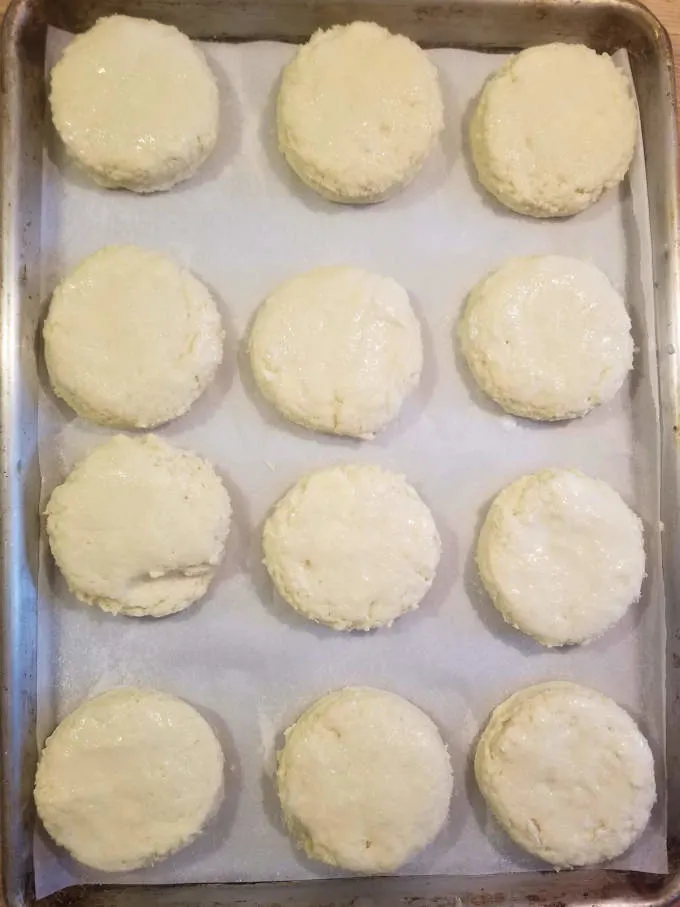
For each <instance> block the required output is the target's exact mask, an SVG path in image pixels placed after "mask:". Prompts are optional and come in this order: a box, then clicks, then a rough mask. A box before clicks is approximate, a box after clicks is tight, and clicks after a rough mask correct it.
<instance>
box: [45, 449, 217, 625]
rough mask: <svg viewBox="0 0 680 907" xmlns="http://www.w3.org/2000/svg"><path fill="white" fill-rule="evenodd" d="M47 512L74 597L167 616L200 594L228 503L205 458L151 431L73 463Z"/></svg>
mask: <svg viewBox="0 0 680 907" xmlns="http://www.w3.org/2000/svg"><path fill="white" fill-rule="evenodd" d="M45 512H46V516H47V521H46V522H47V535H48V538H49V541H50V547H51V549H52V554H53V555H54V559H55V561H56V562H57V566H58V567H59V569H60V570H61V572H62V573H63V574H64V577H65V579H66V582H67V583H68V586H69V588H70V589H71V591H72V592H73V594H74V595H75V596H77V598H79V599H80V600H81V601H83V602H86V603H87V604H91V605H98V606H99V607H100V608H102V610H104V611H111V612H112V613H114V614H119V613H120V614H126V615H129V616H131V617H146V616H149V617H165V616H166V615H168V614H174V613H175V612H177V611H182V610H184V608H187V607H188V606H189V605H191V604H192V603H193V602H195V601H197V600H198V599H199V598H201V597H202V596H203V595H204V594H205V593H206V591H207V589H208V586H209V585H210V582H211V580H212V578H213V576H214V574H215V570H216V568H217V566H218V564H219V563H220V561H221V559H222V555H223V553H224V545H225V541H226V538H227V534H228V532H229V524H230V520H231V503H230V501H229V495H228V494H227V490H226V489H225V487H224V485H223V484H222V482H221V480H220V478H219V476H218V475H217V474H216V473H215V471H214V469H213V468H212V466H211V465H210V464H209V463H208V462H207V461H206V460H202V459H201V458H200V457H197V456H196V455H195V454H193V453H190V452H189V451H184V450H179V449H178V448H176V447H173V446H171V445H170V444H167V443H166V442H165V441H162V440H161V439H160V438H156V437H154V436H153V435H145V436H144V437H140V438H128V437H125V436H124V435H118V436H116V437H114V438H112V439H111V440H110V441H107V442H106V443H104V444H101V445H100V446H99V447H96V448H95V449H94V450H93V451H92V452H91V453H90V454H88V456H86V457H85V459H84V460H82V461H81V462H80V463H78V465H77V466H76V467H75V469H73V471H72V472H71V473H70V474H69V476H68V477H67V478H66V480H65V481H64V482H63V483H62V484H61V485H59V486H57V488H55V489H54V491H53V492H52V496H51V497H50V499H49V502H48V504H47V508H46V511H45Z"/></svg>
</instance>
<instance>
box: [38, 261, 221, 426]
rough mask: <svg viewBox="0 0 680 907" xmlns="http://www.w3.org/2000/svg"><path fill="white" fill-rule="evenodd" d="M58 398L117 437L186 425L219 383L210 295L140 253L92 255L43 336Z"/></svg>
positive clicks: (54, 306) (167, 264)
mask: <svg viewBox="0 0 680 907" xmlns="http://www.w3.org/2000/svg"><path fill="white" fill-rule="evenodd" d="M43 338H44V346H45V362H46V364H47V370H48V373H49V376H50V381H51V383H52V387H53V388H54V392H55V393H56V394H57V396H59V397H61V398H62V399H63V400H65V401H66V403H68V405H69V406H70V407H72V409H74V410H75V411H76V412H77V413H78V415H80V416H83V418H85V419H89V420H91V421H92V422H98V423H100V424H102V425H112V426H115V427H116V428H153V427H155V426H157V425H161V424H163V423H164V422H168V421H169V420H170V419H174V418H176V417H177V416H181V415H182V414H183V413H185V412H186V411H187V410H188V409H189V407H190V406H191V405H192V403H194V401H195V400H196V399H197V398H198V397H199V396H200V395H201V394H202V393H203V391H204V390H205V389H206V387H207V386H208V385H209V384H210V382H211V381H212V380H213V378H214V376H215V373H216V371H217V368H218V366H219V364H220V362H221V361H222V355H223V342H224V331H223V329H222V322H221V319H220V313H219V311H218V308H217V305H216V304H215V301H214V299H213V298H212V296H211V295H210V293H209V291H208V290H207V289H206V287H205V286H204V285H203V284H202V283H200V281H198V280H197V279H196V278H195V277H194V276H193V275H191V274H190V273H189V272H188V271H186V270H184V269H183V268H180V267H178V266H177V265H176V264H175V263H174V262H173V261H171V260H170V259H169V258H166V257H165V256H164V255H160V254H159V253H158V252H151V251H149V250H148V249H142V248H139V247H138V246H109V247H107V248H105V249H101V250H100V251H99V252H95V254H94V255H90V256H89V258H86V259H85V260H84V261H82V262H81V263H80V265H78V267H77V268H76V269H75V270H74V271H73V272H72V273H71V274H69V275H68V277H66V278H64V279H63V280H62V281H61V283H60V284H59V285H58V286H57V288H56V289H55V291H54V294H53V296H52V301H51V303H50V307H49V311H48V314H47V318H46V319H45V325H44V328H43Z"/></svg>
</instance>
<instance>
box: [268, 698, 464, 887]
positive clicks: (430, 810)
mask: <svg viewBox="0 0 680 907" xmlns="http://www.w3.org/2000/svg"><path fill="white" fill-rule="evenodd" d="M277 786H278V792H279V798H280V800H281V807H282V809H283V814H284V818H285V821H286V825H287V827H288V829H289V831H290V833H291V834H292V836H293V837H294V838H295V839H296V841H297V842H298V843H299V844H300V845H301V846H302V847H303V848H304V850H305V851H306V853H307V855H308V856H309V857H312V859H315V860H321V861H322V862H324V863H327V864H329V865H330V866H340V867H343V868H345V869H350V870H354V871H355V872H363V873H387V872H394V871H395V870H396V869H398V868H399V867H400V866H402V865H403V864H404V863H406V862H408V860H410V859H412V858H413V857H414V856H416V855H417V854H418V853H419V852H420V851H421V850H423V848H424V847H426V846H427V845H428V844H429V843H430V842H431V841H432V840H434V838H435V837H436V836H437V835H438V834H439V832H440V831H441V829H442V827H443V826H444V823H445V822H446V818H447V815H448V810H449V801H450V799H451V793H452V789H453V778H452V773H451V765H450V762H449V756H448V752H447V749H446V745H445V744H444V741H443V740H442V738H441V736H440V735H439V732H438V730H437V728H436V727H435V725H434V723H433V722H432V721H431V720H430V718H428V717H427V715H425V714H424V713H423V712H421V711H420V709H418V708H416V706H414V705H412V704H411V703H410V702H408V701H407V700H405V699H402V698H401V697H400V696H396V695H395V694H394V693H387V692H385V691H384V690H375V689H371V688H369V687H349V688H347V689H344V690H337V691H335V692H333V693H329V694H328V695H326V696H324V697H323V698H322V699H319V700H317V702H315V703H314V705H313V706H312V707H311V708H310V709H308V710H307V711H306V712H305V713H304V715H302V717H301V718H299V719H298V721H297V722H296V723H295V724H294V725H293V726H292V727H291V728H289V729H288V730H287V731H286V741H285V744H284V747H283V749H282V750H281V752H280V753H279V764H278V772H277Z"/></svg>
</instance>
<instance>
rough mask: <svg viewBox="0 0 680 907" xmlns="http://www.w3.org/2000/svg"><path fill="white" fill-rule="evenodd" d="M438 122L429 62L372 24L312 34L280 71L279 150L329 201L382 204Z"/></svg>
mask: <svg viewBox="0 0 680 907" xmlns="http://www.w3.org/2000/svg"><path fill="white" fill-rule="evenodd" d="M443 123H444V117H443V105H442V97H441V90H440V87H439V79H438V76H437V70H436V68H435V67H434V65H433V64H432V63H431V62H430V61H429V60H428V58H427V56H426V54H425V53H424V51H422V50H421V49H420V48H419V47H418V45H417V44H414V43H413V41H411V40H409V39H408V38H405V37H404V36H403V35H393V34H391V33H390V32H389V31H387V29H385V28H382V27H381V26H379V25H376V24H375V23H374V22H353V23H352V24H351V25H335V26H333V27H332V28H329V29H328V30H327V31H323V30H319V31H317V32H315V33H314V34H313V35H312V37H311V39H310V40H309V41H308V43H307V44H305V45H303V46H302V47H300V48H299V50H298V52H297V54H296V55H295V57H294V58H293V61H292V62H291V63H289V64H288V66H287V67H286V69H285V70H284V73H283V79H282V81H281V89H280V91H279V97H278V106H277V124H278V133H279V147H280V148H281V151H282V153H283V154H284V156H285V158H286V160H287V161H288V163H289V164H290V166H291V167H292V169H293V170H294V171H295V172H296V173H297V175H298V176H299V177H300V179H301V180H303V182H305V183H307V185H308V186H311V188H312V189H314V190H316V191H317V192H318V193H320V194H321V195H323V196H325V197H326V198H329V199H331V201H335V202H350V203H366V202H376V201H381V200H382V199H384V198H385V197H386V196H388V195H389V194H391V193H393V192H394V191H396V190H397V189H399V188H401V187H402V186H404V185H405V184H406V183H408V182H410V180H411V179H413V177H414V176H415V174H416V173H417V172H418V170H419V169H420V167H421V166H422V164H423V162H424V160H425V158H426V157H427V155H428V154H429V152H430V150H431V149H432V147H433V145H434V143H435V141H436V140H437V138H438V136H439V133H440V132H441V130H442V127H443Z"/></svg>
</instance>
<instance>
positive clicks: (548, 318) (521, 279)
mask: <svg viewBox="0 0 680 907" xmlns="http://www.w3.org/2000/svg"><path fill="white" fill-rule="evenodd" d="M458 334H459V338H460V344H461V349H462V351H463V354H464V356H465V359H466V361H467V364H468V366H469V367H470V371H471V372H472V374H473V376H474V378H475V380H476V382H477V384H478V385H479V386H480V387H481V389H482V390H483V391H484V393H485V394H487V395H488V396H489V397H491V398H492V399H493V400H495V401H496V403H498V404H499V405H500V406H502V407H503V409H504V410H506V411H507V412H509V413H512V414H513V415H516V416H524V417H525V418H527V419H537V420H546V421H555V420H560V419H573V418H575V417H577V416H583V415H585V414H586V413H587V412H588V411H589V410H591V409H592V408H593V407H594V406H597V405H599V404H601V403H606V402H608V401H609V400H611V399H612V397H614V396H615V394H616V393H617V392H618V391H619V389H620V388H621V385H622V384H623V382H624V380H625V378H626V376H627V374H628V372H629V371H630V369H631V368H632V365H633V338H632V336H631V323H630V318H629V316H628V312H627V311H626V307H625V304H624V302H623V299H622V298H621V297H620V296H619V294H618V293H617V292H616V290H614V288H613V287H612V285H611V284H610V283H609V281H608V279H607V278H606V277H605V275H604V274H603V273H602V272H601V271H599V270H598V269H597V268H596V267H595V266H594V265H592V264H590V263H589V262H585V261H581V260H579V259H577V258H566V257H564V256H561V255H539V256H533V257H529V258H513V259H510V260H509V261H507V262H505V264H503V265H502V266H501V267H500V268H499V269H498V270H497V271H494V272H493V273H492V274H490V275H489V276H488V277H486V278H485V279H484V280H482V281H481V282H480V283H479V284H477V286H476V287H475V288H474V289H473V290H472V292H471V293H470V295H469V296H468V299H467V302H466V305H465V310H464V313H463V316H462V318H461V321H460V325H459V329H458Z"/></svg>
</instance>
